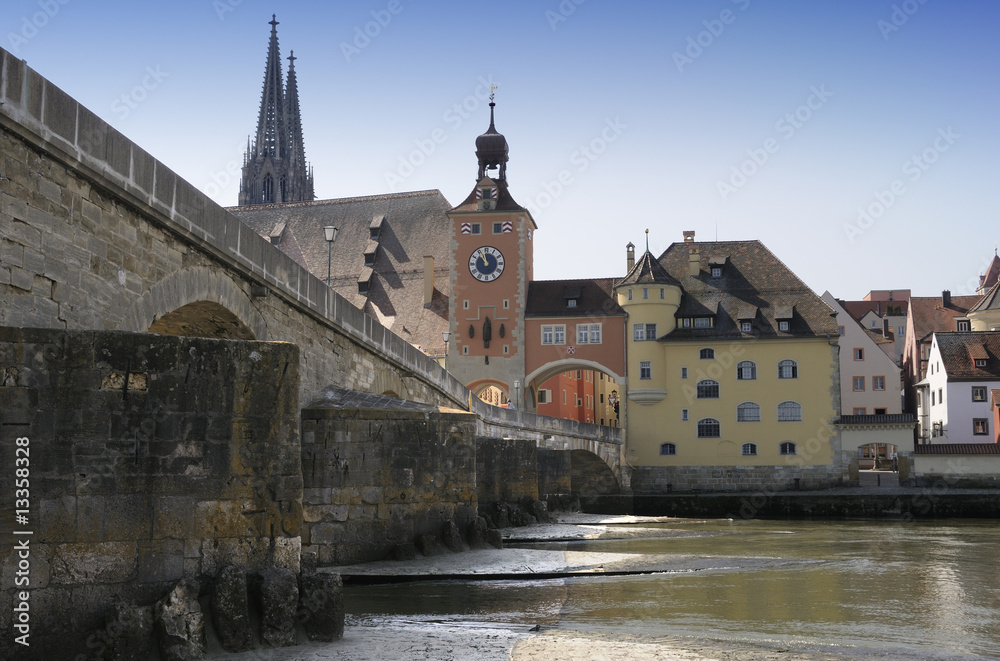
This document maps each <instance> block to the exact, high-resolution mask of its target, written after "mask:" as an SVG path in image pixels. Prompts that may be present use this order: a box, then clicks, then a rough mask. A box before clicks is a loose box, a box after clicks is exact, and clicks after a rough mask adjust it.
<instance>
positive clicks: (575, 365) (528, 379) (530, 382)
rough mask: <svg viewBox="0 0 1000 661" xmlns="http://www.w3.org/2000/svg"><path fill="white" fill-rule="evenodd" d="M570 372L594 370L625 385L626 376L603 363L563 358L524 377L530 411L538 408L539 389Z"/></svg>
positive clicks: (526, 398) (546, 364)
mask: <svg viewBox="0 0 1000 661" xmlns="http://www.w3.org/2000/svg"><path fill="white" fill-rule="evenodd" d="M570 370H593V371H594V372H601V373H604V374H607V375H608V376H610V377H611V378H612V379H613V380H614V382H615V383H616V384H618V387H619V388H622V387H624V385H625V377H624V376H621V375H619V374H616V373H615V372H614V370H612V369H610V368H608V367H607V366H605V365H602V364H601V363H598V362H594V361H592V360H581V359H574V358H563V359H560V360H554V361H552V362H550V363H545V364H544V365H542V366H541V367H539V368H537V369H536V370H534V371H533V372H531V373H530V374H528V375H526V376H525V377H524V384H525V386H524V387H525V393H524V394H525V400H527V401H526V406H527V407H528V408H529V409H533V408H535V407H536V406H537V402H536V398H537V396H538V389H539V387H541V385H542V384H543V383H545V382H546V381H548V380H549V379H551V378H552V377H553V376H555V375H557V374H559V373H560V372H568V371H570Z"/></svg>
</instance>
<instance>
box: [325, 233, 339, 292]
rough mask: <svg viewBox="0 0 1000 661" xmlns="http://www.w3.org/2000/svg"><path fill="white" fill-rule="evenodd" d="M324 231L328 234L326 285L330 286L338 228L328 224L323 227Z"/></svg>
mask: <svg viewBox="0 0 1000 661" xmlns="http://www.w3.org/2000/svg"><path fill="white" fill-rule="evenodd" d="M323 233H324V234H326V245H327V251H326V286H327V287H329V286H330V265H331V264H332V262H333V242H334V241H336V240H337V228H336V227H334V226H333V225H327V226H325V227H324V228H323Z"/></svg>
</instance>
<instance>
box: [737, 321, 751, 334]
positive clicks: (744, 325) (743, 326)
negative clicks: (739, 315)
mask: <svg viewBox="0 0 1000 661" xmlns="http://www.w3.org/2000/svg"><path fill="white" fill-rule="evenodd" d="M740 330H741V331H743V332H744V333H752V332H753V322H750V321H741V322H740Z"/></svg>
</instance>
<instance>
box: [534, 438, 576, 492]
mask: <svg viewBox="0 0 1000 661" xmlns="http://www.w3.org/2000/svg"><path fill="white" fill-rule="evenodd" d="M572 466H573V465H572V463H571V461H570V453H569V452H567V451H565V450H546V449H544V448H539V449H538V496H539V497H540V498H543V499H544V498H546V497H548V496H568V495H570V493H572V491H573V480H572V475H573V468H572Z"/></svg>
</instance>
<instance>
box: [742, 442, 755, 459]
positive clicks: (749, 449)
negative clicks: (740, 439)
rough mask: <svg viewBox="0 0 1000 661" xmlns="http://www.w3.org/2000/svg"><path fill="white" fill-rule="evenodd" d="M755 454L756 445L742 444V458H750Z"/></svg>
mask: <svg viewBox="0 0 1000 661" xmlns="http://www.w3.org/2000/svg"><path fill="white" fill-rule="evenodd" d="M756 454H757V444H756V443H744V444H743V456H744V457H752V456H754V455H756Z"/></svg>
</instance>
